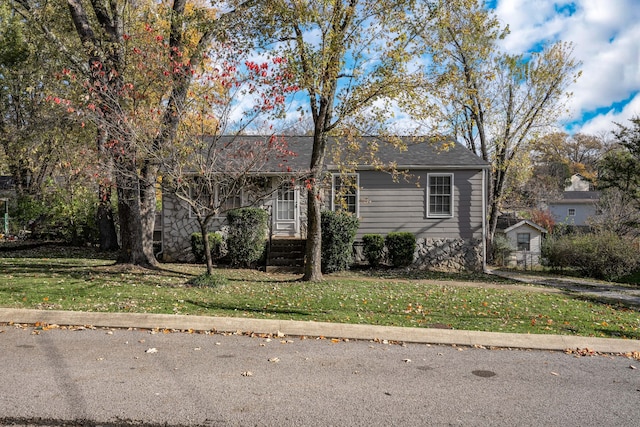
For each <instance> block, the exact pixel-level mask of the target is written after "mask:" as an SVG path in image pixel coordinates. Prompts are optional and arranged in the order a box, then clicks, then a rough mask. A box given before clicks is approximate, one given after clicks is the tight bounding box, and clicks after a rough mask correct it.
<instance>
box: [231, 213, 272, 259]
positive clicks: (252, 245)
mask: <svg viewBox="0 0 640 427" xmlns="http://www.w3.org/2000/svg"><path fill="white" fill-rule="evenodd" d="M227 221H228V223H229V235H228V237H227V251H228V257H229V262H230V263H231V265H233V266H238V267H252V266H255V264H256V263H257V262H258V261H260V260H261V259H262V258H263V256H264V253H265V248H266V245H267V230H268V224H269V214H268V213H267V211H266V210H264V209H260V208H241V209H234V210H232V211H229V212H228V213H227Z"/></svg>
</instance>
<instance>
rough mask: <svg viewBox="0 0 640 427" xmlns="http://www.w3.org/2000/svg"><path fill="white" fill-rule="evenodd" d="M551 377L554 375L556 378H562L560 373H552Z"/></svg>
mask: <svg viewBox="0 0 640 427" xmlns="http://www.w3.org/2000/svg"><path fill="white" fill-rule="evenodd" d="M551 375H554V376H556V377H559V376H560V374H559V373H557V372H551Z"/></svg>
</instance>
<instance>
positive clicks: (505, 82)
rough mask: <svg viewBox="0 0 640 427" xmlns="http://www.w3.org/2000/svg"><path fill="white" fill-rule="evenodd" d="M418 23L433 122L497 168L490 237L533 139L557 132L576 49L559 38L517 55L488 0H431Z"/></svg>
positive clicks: (575, 66)
mask: <svg viewBox="0 0 640 427" xmlns="http://www.w3.org/2000/svg"><path fill="white" fill-rule="evenodd" d="M417 19H418V22H429V23H430V25H426V26H424V31H423V32H422V33H421V35H422V40H423V41H424V43H425V44H426V45H427V46H428V47H429V50H430V53H431V55H432V58H433V62H432V64H431V66H430V67H428V69H427V70H426V72H425V75H424V79H425V83H424V87H425V92H426V93H425V98H426V99H431V100H432V101H433V102H432V103H429V104H428V106H429V108H430V112H431V113H434V112H435V114H436V115H435V120H434V118H433V115H428V116H429V117H432V118H431V122H430V125H432V126H436V127H437V128H438V129H440V130H441V131H444V132H447V133H452V134H454V135H456V137H457V138H458V139H459V140H461V141H464V142H465V143H466V145H467V146H468V147H469V149H471V150H472V151H474V152H475V153H477V154H478V155H479V156H481V157H482V158H483V159H484V160H486V161H488V162H490V163H491V165H492V169H491V180H490V181H491V182H490V186H489V189H490V190H489V237H490V238H492V237H493V234H494V233H495V228H496V221H497V218H498V214H499V211H500V208H501V204H502V202H503V198H504V191H505V188H506V184H507V182H508V180H509V179H512V178H513V174H514V167H513V166H514V164H516V165H517V162H518V161H519V159H521V157H519V156H521V155H522V154H523V153H526V151H527V149H528V144H529V142H530V141H531V139H533V138H535V137H536V136H538V135H540V134H542V133H545V132H549V131H550V130H551V129H552V127H553V125H555V123H556V122H557V118H558V116H559V115H560V112H561V110H562V108H563V106H564V101H565V100H566V99H567V88H568V86H569V85H570V84H571V83H572V82H573V81H574V80H575V79H576V78H577V77H578V75H579V71H578V67H579V63H578V62H577V61H576V60H575V59H574V58H573V56H572V46H571V45H570V44H567V43H563V42H558V43H553V44H549V45H546V46H544V47H543V48H542V49H541V50H540V51H539V52H533V53H523V54H521V55H509V54H506V53H504V52H502V51H501V50H500V47H499V41H500V40H501V39H502V38H504V37H506V36H507V35H508V32H509V31H508V27H502V26H501V24H500V22H499V21H498V19H497V17H496V16H495V14H494V13H493V11H492V10H491V9H489V8H488V7H487V6H486V4H485V2H484V1H481V0H447V1H444V0H442V1H435V2H432V3H431V4H430V7H429V8H427V9H426V10H425V12H424V14H423V15H420V16H418V17H417Z"/></svg>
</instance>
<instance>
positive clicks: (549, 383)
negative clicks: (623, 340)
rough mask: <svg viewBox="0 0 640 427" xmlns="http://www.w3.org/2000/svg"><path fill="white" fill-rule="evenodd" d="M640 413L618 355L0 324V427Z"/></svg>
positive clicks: (456, 421)
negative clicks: (12, 426) (23, 326)
mask: <svg viewBox="0 0 640 427" xmlns="http://www.w3.org/2000/svg"><path fill="white" fill-rule="evenodd" d="M635 368H638V369H635ZM639 419H640V362H638V361H636V360H633V359H629V358H626V357H621V356H602V355H598V356H587V357H577V355H575V354H573V355H569V354H564V353H562V352H549V351H531V350H504V349H501V350H495V349H494V350H491V349H481V348H468V347H452V346H436V345H426V344H407V345H400V344H396V343H385V342H369V341H348V342H345V341H343V340H340V341H338V340H330V339H311V338H309V339H300V338H298V337H295V338H294V337H271V338H269V337H266V336H261V337H248V336H240V335H234V334H188V333H179V332H174V333H162V332H158V333H152V332H150V331H138V330H120V329H115V330H112V329H81V330H62V329H52V330H42V329H37V328H34V327H28V328H18V327H15V326H1V327H0V425H34V426H35V425H38V426H63V425H65V426H73V425H87V426H105V427H107V426H115V425H123V426H130V425H135V426H161V425H162V426H203V425H204V426H254V425H255V426H391V425H398V426H403V425H412V426H416V425H419V426H422V425H425V426H427V425H452V426H457V425H464V426H470V425H494V426H513V425H519V426H529V425H530V426H534V425H535V426H540V425H546V426H551V425H555V426H560V425H561V426H584V425H610V426H614V425H615V426H637V425H638V424H639V422H640V421H639Z"/></svg>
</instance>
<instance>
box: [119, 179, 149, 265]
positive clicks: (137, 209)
mask: <svg viewBox="0 0 640 427" xmlns="http://www.w3.org/2000/svg"><path fill="white" fill-rule="evenodd" d="M126 173H127V172H126V171H125V172H124V174H123V173H122V172H121V173H120V175H121V176H120V177H119V179H118V181H119V182H118V219H119V221H120V240H121V242H122V248H121V250H120V256H119V257H118V262H121V263H125V264H134V265H139V266H142V267H155V266H156V265H157V262H156V259H155V257H154V256H153V253H150V252H153V250H149V249H148V248H147V249H145V247H144V246H145V244H148V245H151V246H152V242H150V241H147V242H145V240H144V238H143V237H144V233H143V226H142V214H141V206H140V205H141V202H140V183H139V179H138V177H136V176H131V175H128V176H127V175H126ZM122 175H124V176H122Z"/></svg>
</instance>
